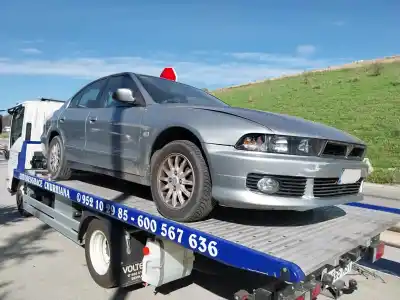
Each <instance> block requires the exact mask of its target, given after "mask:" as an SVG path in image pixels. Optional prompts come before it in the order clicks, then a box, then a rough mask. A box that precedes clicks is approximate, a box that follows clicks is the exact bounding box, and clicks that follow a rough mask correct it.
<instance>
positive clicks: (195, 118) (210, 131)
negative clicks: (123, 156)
mask: <svg viewBox="0 0 400 300" xmlns="http://www.w3.org/2000/svg"><path fill="white" fill-rule="evenodd" d="M143 125H144V127H145V128H147V129H148V130H149V133H150V134H149V138H150V139H149V140H150V141H152V140H154V139H155V138H156V137H157V136H158V134H159V133H160V132H162V131H163V130H165V129H167V128H169V127H174V126H180V127H183V128H187V129H189V130H190V131H192V132H193V133H194V134H195V135H196V136H197V138H198V139H199V140H200V141H201V142H202V143H207V144H218V145H229V146H233V145H235V144H236V142H237V141H238V140H239V139H240V138H241V137H242V136H243V135H245V134H248V133H252V132H259V133H266V134H268V133H272V132H271V131H270V130H269V129H268V128H266V127H264V126H261V125H259V124H256V123H254V122H252V121H249V120H246V119H243V118H240V117H237V116H234V115H231V114H226V113H221V112H215V111H209V110H201V109H195V108H187V107H173V106H171V107H169V106H167V105H165V107H163V106H162V105H152V106H151V107H149V108H148V110H147V113H146V116H145V117H144V118H143Z"/></svg>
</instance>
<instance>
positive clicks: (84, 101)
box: [72, 78, 106, 108]
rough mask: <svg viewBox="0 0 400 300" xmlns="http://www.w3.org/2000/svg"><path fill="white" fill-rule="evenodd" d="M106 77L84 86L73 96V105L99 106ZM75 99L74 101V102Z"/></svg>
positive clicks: (80, 106) (83, 106)
mask: <svg viewBox="0 0 400 300" xmlns="http://www.w3.org/2000/svg"><path fill="white" fill-rule="evenodd" d="M105 82H106V78H103V79H101V80H98V81H95V82H93V83H92V84H90V85H88V86H87V87H85V88H84V89H83V90H82V91H81V92H79V94H78V95H77V96H76V98H78V99H76V100H75V98H74V99H73V100H72V101H74V104H75V105H74V107H79V108H100V107H101V98H100V95H101V90H102V88H103V87H104V84H105ZM75 101H76V102H75Z"/></svg>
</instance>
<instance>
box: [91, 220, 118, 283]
mask: <svg viewBox="0 0 400 300" xmlns="http://www.w3.org/2000/svg"><path fill="white" fill-rule="evenodd" d="M120 237H121V232H120V231H119V230H118V229H117V228H116V227H115V228H113V226H112V225H110V224H106V223H105V222H104V221H101V220H99V219H93V220H92V221H91V222H90V223H89V226H88V228H87V231H86V234H85V258H86V265H87V268H88V270H89V273H90V276H91V277H92V279H93V280H94V281H95V282H96V283H97V284H98V285H99V286H101V287H102V288H106V289H109V288H113V287H116V286H117V285H118V271H119V267H120V262H121V259H120V253H121V252H120V251H121V250H120V249H118V243H117V242H116V241H117V239H118V238H120ZM102 241H106V242H107V244H108V255H109V262H108V263H107V262H106V261H105V260H104V257H103V255H104V253H103V251H104V250H103V249H104V248H103V246H104V245H103V243H102Z"/></svg>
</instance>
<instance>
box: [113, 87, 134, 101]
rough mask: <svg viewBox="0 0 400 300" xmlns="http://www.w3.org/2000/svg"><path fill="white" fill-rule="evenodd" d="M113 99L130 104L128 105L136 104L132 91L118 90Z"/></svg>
mask: <svg viewBox="0 0 400 300" xmlns="http://www.w3.org/2000/svg"><path fill="white" fill-rule="evenodd" d="M112 98H113V99H114V100H117V101H121V102H128V103H135V101H136V99H135V97H133V94H132V91H131V90H130V89H117V90H116V91H115V92H114V93H113V95H112Z"/></svg>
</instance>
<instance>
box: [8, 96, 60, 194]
mask: <svg viewBox="0 0 400 300" xmlns="http://www.w3.org/2000/svg"><path fill="white" fill-rule="evenodd" d="M64 103H65V102H64V101H61V100H55V99H48V98H39V99H33V100H28V101H24V102H22V103H19V104H17V105H16V106H13V107H11V108H9V109H8V110H7V112H8V113H9V115H10V117H11V129H10V133H9V138H8V151H9V162H8V171H7V178H6V181H7V189H8V190H9V191H10V192H11V193H12V194H13V193H15V192H16V190H17V186H18V182H16V179H15V178H13V172H14V169H18V168H21V169H22V168H23V169H32V167H33V166H32V159H33V158H34V157H35V155H41V154H42V150H43V148H42V145H41V143H40V136H41V135H42V131H43V127H44V125H45V123H46V120H47V119H48V118H50V117H51V116H52V115H53V113H54V112H55V111H56V110H58V109H59V108H60V107H61V106H62V105H63V104H64ZM24 147H26V151H21V150H22V149H23V148H24ZM21 153H24V154H25V153H26V154H25V155H24V156H25V157H21Z"/></svg>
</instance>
